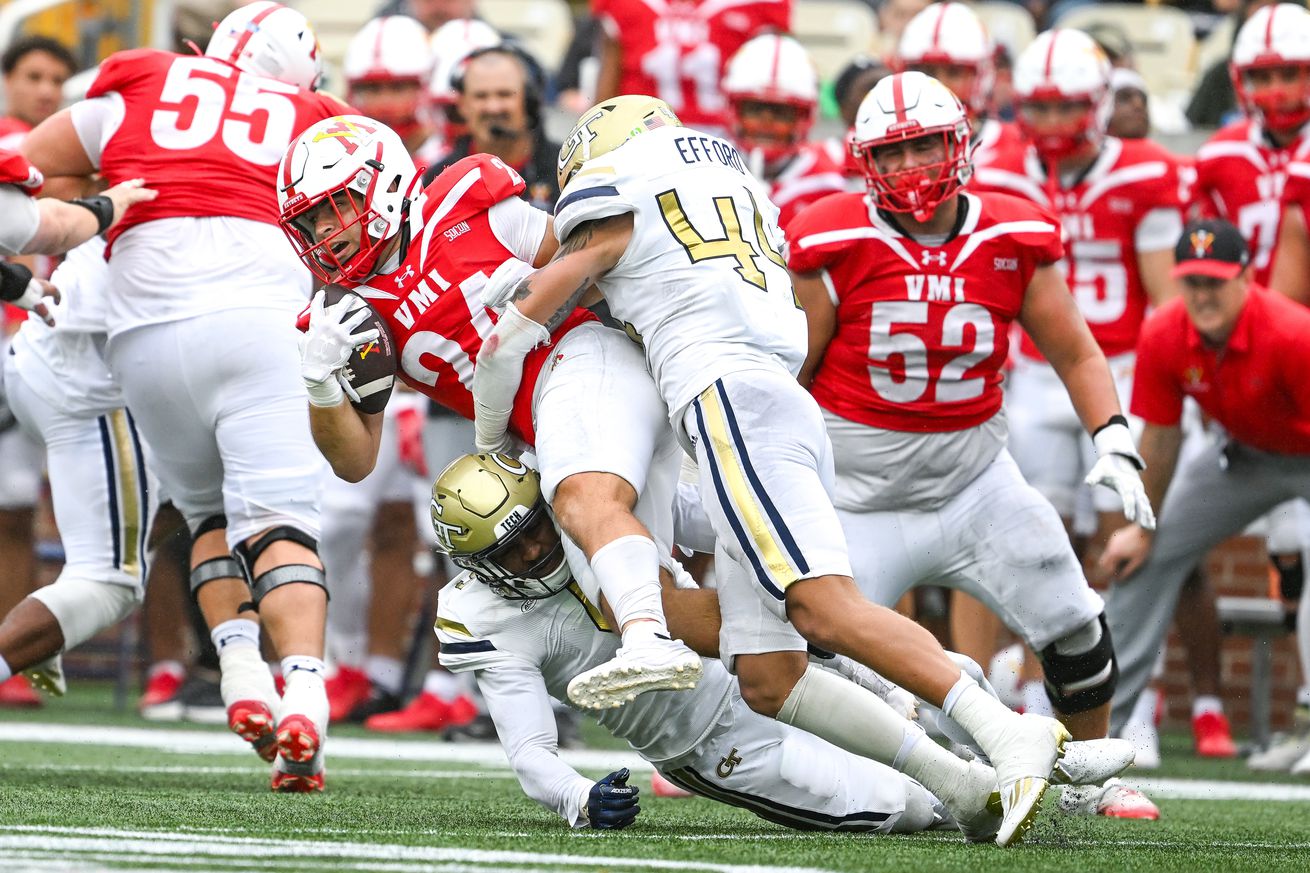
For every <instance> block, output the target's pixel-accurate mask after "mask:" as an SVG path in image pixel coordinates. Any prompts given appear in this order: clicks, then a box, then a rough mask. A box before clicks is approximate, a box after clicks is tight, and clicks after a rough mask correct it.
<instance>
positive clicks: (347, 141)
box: [277, 115, 422, 282]
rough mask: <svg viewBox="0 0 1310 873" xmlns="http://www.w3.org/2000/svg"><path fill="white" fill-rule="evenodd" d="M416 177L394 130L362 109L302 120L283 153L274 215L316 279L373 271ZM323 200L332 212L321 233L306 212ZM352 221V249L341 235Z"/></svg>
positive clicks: (400, 223) (401, 221)
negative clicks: (305, 123) (321, 235)
mask: <svg viewBox="0 0 1310 873" xmlns="http://www.w3.org/2000/svg"><path fill="white" fill-rule="evenodd" d="M421 183H422V177H421V176H420V175H419V172H418V169H417V168H416V167H415V166H414V161H413V159H412V158H410V156H409V151H408V150H407V149H406V148H405V143H404V142H402V141H401V139H400V137H399V136H397V135H396V132H395V131H393V130H392V129H391V128H389V127H387V126H386V125H385V124H383V123H382V122H380V121H377V120H375V119H372V118H366V117H364V116H362V115H338V116H336V117H334V118H328V119H324V120H323V121H320V122H317V123H316V124H313V125H311V126H310V127H308V128H306V129H305V131H304V132H303V133H301V134H300V136H298V137H296V138H295V140H293V141H292V143H291V145H290V147H289V148H288V149H287V153H286V154H285V155H284V156H283V157H282V163H281V164H280V165H279V166H278V171H277V199H278V209H279V211H280V213H281V215H280V218H279V223H280V224H281V225H282V230H283V231H284V232H285V233H286V235H287V238H288V239H290V240H291V244H292V245H293V246H295V248H296V252H297V253H298V254H299V255H300V259H301V260H302V261H304V262H305V265H306V266H308V267H309V269H310V270H312V271H313V272H314V274H315V275H317V276H318V277H319V278H320V279H322V280H323V281H325V282H333V281H337V280H338V279H339V278H343V277H344V278H347V279H354V280H359V279H363V278H365V277H367V276H368V275H369V274H371V273H372V272H374V270H375V268H376V267H377V260H378V256H379V255H380V254H381V251H382V248H383V247H384V246H385V244H386V242H387V241H388V240H390V239H391V238H392V237H393V236H395V235H396V234H397V233H399V232H401V230H402V229H403V228H404V227H405V225H406V222H407V221H408V216H409V203H410V196H411V194H413V192H414V191H415V189H416V187H417V186H418V185H420V184H421ZM324 202H326V203H328V204H330V205H331V208H332V210H333V213H334V214H333V216H332V220H331V222H330V225H331V233H329V234H328V235H327V236H325V237H324V238H322V239H319V238H317V233H316V230H317V228H316V226H315V225H316V223H317V221H318V219H319V217H316V216H315V215H313V214H311V213H313V212H315V211H316V210H315V207H317V206H318V205H319V204H321V203H324ZM354 227H358V228H359V242H358V245H356V246H355V247H354V249H353V251H352V250H351V249H350V247H349V242H350V240H349V239H348V238H347V239H345V240H343V239H342V238H341V237H342V235H343V234H348V231H350V230H351V229H352V228H354ZM404 238H405V237H404V235H403V234H402V236H401V239H402V240H404ZM343 243H346V245H347V247H346V248H344V249H343V248H342V247H341V246H342V244H343Z"/></svg>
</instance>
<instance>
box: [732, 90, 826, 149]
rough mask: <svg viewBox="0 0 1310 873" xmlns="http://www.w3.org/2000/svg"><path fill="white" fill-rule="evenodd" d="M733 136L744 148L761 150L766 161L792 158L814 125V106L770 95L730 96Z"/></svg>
mask: <svg viewBox="0 0 1310 873" xmlns="http://www.w3.org/2000/svg"><path fill="white" fill-rule="evenodd" d="M728 106H729V109H730V112H731V118H732V130H733V137H734V138H735V139H736V141H737V145H738V146H739V147H740V148H741V149H742V151H751V152H759V154H760V156H761V157H763V158H764V160H765V162H766V163H775V162H777V161H781V160H782V159H784V158H788V157H791V156H792V155H794V154H795V153H796V152H797V150H799V149H800V147H801V145H802V144H804V142H805V140H806V138H807V137H808V136H809V133H810V128H811V127H812V126H813V125H814V105H813V104H812V103H808V102H805V101H802V100H790V99H787V98H786V97H782V96H778V95H769V94H733V95H730V96H729V98H728Z"/></svg>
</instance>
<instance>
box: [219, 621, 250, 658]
mask: <svg viewBox="0 0 1310 873" xmlns="http://www.w3.org/2000/svg"><path fill="white" fill-rule="evenodd" d="M209 638H210V639H211V640H213V641H214V648H215V649H218V654H219V657H220V658H221V657H222V656H223V650H224V649H225V648H227V647H229V646H237V647H242V646H254V647H255V648H256V649H258V648H259V622H257V621H251V620H250V619H248V618H233V619H229V620H228V621H225V622H223V623H222V624H220V625H218V626H217V627H215V628H214V629H213V630H211V631H210V632H209Z"/></svg>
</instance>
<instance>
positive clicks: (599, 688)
mask: <svg viewBox="0 0 1310 873" xmlns="http://www.w3.org/2000/svg"><path fill="white" fill-rule="evenodd" d="M700 677H701V662H700V656H699V655H697V654H696V653H695V652H693V651H692V650H691V649H689V648H687V647H686V646H685V645H684V644H683V643H682V641H681V640H670V639H666V638H663V637H652V638H650V640H649V641H643V642H641V643H634V644H633V645H627V646H623V647H622V648H620V649H619V651H618V653H617V654H616V655H615V656H614V657H613V658H611V659H610V660H608V661H606V662H605V663H604V664H601V665H600V666H598V667H593V668H591V669H590V670H587V671H586V672H585V673H579V674H578V675H577V676H574V677H573V680H572V681H571V682H569V687H568V695H569V700H571V701H573V703H574V705H576V706H578V707H581V708H582V709H617V708H618V707H620V706H623V705H624V704H625V703H631V702H632V701H633V700H636V699H637V695H638V694H645V693H646V692H647V691H677V690H690V689H692V688H695V687H696V683H697V682H699V681H700Z"/></svg>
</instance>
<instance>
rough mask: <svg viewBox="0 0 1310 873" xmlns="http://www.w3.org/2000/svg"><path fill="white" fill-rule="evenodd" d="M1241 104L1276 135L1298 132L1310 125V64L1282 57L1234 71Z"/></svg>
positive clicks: (1235, 86) (1234, 79)
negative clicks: (1290, 60) (1307, 124)
mask: <svg viewBox="0 0 1310 873" xmlns="http://www.w3.org/2000/svg"><path fill="white" fill-rule="evenodd" d="M1233 87H1234V89H1235V90H1236V91H1237V98H1238V102H1239V103H1240V104H1241V106H1242V107H1243V108H1244V109H1245V110H1246V111H1247V113H1248V114H1251V115H1258V116H1259V118H1260V121H1261V123H1262V124H1263V125H1264V126H1265V127H1266V128H1268V129H1269V130H1271V131H1274V132H1276V133H1295V132H1296V131H1298V130H1300V129H1301V128H1302V127H1304V126H1305V124H1306V123H1307V122H1310V64H1306V63H1294V62H1288V61H1285V60H1283V59H1282V58H1277V57H1275V58H1272V59H1270V60H1269V61H1268V62H1259V61H1257V62H1256V63H1254V64H1250V65H1248V66H1245V67H1242V68H1241V69H1236V68H1235V69H1234V70H1233Z"/></svg>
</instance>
